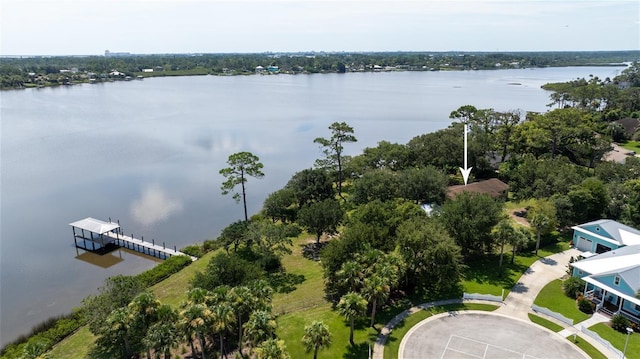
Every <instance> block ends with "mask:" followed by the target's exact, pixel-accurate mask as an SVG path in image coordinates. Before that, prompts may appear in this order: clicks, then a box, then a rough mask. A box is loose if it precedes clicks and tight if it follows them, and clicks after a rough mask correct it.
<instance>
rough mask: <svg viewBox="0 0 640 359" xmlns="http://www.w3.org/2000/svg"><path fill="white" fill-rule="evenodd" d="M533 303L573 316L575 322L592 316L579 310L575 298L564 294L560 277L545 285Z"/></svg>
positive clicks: (569, 316) (566, 315)
mask: <svg viewBox="0 0 640 359" xmlns="http://www.w3.org/2000/svg"><path fill="white" fill-rule="evenodd" d="M533 303H534V304H535V305H538V306H541V307H545V308H548V309H551V310H553V311H554V312H558V313H560V314H562V315H564V316H565V317H567V318H571V319H573V321H574V323H579V322H581V321H583V320H586V319H588V318H589V317H590V315H589V314H586V313H583V312H581V311H580V310H578V306H577V305H576V301H575V300H574V299H571V298H569V297H567V296H566V295H564V293H563V292H562V281H561V280H560V279H556V280H554V281H552V282H550V283H549V284H547V285H546V286H544V288H542V290H541V291H540V293H539V294H538V296H537V297H536V299H535V300H534V301H533Z"/></svg>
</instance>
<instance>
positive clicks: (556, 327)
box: [527, 313, 564, 333]
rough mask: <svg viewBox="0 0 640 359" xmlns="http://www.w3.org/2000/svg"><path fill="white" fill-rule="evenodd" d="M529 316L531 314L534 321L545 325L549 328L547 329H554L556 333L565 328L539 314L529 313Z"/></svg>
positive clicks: (530, 316)
mask: <svg viewBox="0 0 640 359" xmlns="http://www.w3.org/2000/svg"><path fill="white" fill-rule="evenodd" d="M527 316H529V320H530V321H532V322H533V323H536V324H538V325H540V326H543V327H545V328H547V329H549V330H551V331H554V332H556V333H557V332H559V331H561V330H563V329H564V328H563V327H562V326H561V325H558V324H556V323H554V322H552V321H550V320H548V319H545V318H542V317H540V316H537V315H535V314H531V313H529V314H527Z"/></svg>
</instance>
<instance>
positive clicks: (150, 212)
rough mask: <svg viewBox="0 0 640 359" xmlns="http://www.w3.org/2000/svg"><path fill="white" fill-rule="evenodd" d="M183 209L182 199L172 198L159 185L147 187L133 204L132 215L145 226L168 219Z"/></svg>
mask: <svg viewBox="0 0 640 359" xmlns="http://www.w3.org/2000/svg"><path fill="white" fill-rule="evenodd" d="M182 210H183V205H182V201H181V200H179V199H175V198H170V197H169V196H168V195H167V194H166V192H165V191H164V190H163V189H162V188H161V187H160V186H159V185H155V184H152V185H149V186H148V187H146V188H145V189H144V190H143V191H142V194H141V196H140V198H138V199H137V200H135V201H133V203H132V204H131V216H132V217H133V218H134V220H136V221H137V222H139V223H140V224H142V225H144V226H151V225H153V224H155V223H158V222H162V221H165V220H167V218H169V217H170V216H172V215H174V214H176V213H180V212H182Z"/></svg>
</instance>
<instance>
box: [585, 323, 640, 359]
mask: <svg viewBox="0 0 640 359" xmlns="http://www.w3.org/2000/svg"><path fill="white" fill-rule="evenodd" d="M589 329H591V330H593V331H594V332H596V333H598V335H600V336H601V337H602V339H605V340H608V341H609V343H611V345H613V346H614V347H616V348H617V349H618V350H620V351H623V350H624V344H625V342H626V340H627V335H626V334H623V333H620V332H618V331H615V330H613V329H612V328H611V327H610V326H608V325H607V324H605V323H598V324H596V325H594V326H592V327H590V328H589ZM626 354H627V355H626V356H627V358H629V359H640V334H638V333H632V334H631V336H630V337H629V346H627V353H626Z"/></svg>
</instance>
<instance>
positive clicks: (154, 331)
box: [143, 304, 180, 359]
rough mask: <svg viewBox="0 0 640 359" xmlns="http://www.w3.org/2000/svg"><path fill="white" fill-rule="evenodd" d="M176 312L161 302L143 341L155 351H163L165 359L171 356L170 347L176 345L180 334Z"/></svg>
mask: <svg viewBox="0 0 640 359" xmlns="http://www.w3.org/2000/svg"><path fill="white" fill-rule="evenodd" d="M177 320H178V312H177V311H175V310H174V309H173V308H172V307H171V306H170V305H168V304H163V305H162V306H160V308H158V321H157V322H155V323H153V324H152V325H151V327H149V330H148V331H147V335H146V336H145V337H144V339H143V343H144V345H145V346H147V347H148V348H153V350H154V351H155V352H156V353H164V358H165V359H170V358H171V349H172V348H175V347H177V346H178V343H179V342H180V334H179V331H178V325H177V323H176V322H177Z"/></svg>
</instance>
